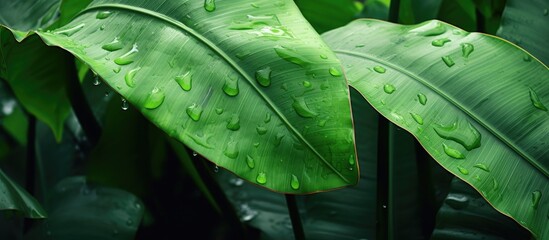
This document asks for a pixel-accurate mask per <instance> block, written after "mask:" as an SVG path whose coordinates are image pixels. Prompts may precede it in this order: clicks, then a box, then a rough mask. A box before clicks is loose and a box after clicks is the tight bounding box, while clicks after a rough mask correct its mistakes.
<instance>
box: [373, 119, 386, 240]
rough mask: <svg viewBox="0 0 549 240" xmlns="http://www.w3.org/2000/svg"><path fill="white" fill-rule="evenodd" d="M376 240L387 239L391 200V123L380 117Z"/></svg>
mask: <svg viewBox="0 0 549 240" xmlns="http://www.w3.org/2000/svg"><path fill="white" fill-rule="evenodd" d="M377 129H378V132H377V207H376V218H377V224H376V239H387V237H388V236H389V235H388V234H389V225H388V219H389V218H388V211H387V206H388V199H389V121H388V120H387V119H385V117H383V116H382V115H381V114H380V115H379V116H378V127H377Z"/></svg>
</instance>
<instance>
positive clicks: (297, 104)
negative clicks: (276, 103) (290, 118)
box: [292, 97, 318, 118]
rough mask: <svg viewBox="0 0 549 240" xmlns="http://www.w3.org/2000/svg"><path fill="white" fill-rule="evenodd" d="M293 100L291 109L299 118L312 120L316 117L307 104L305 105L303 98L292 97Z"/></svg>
mask: <svg viewBox="0 0 549 240" xmlns="http://www.w3.org/2000/svg"><path fill="white" fill-rule="evenodd" d="M293 99H294V103H293V104H292V107H293V108H294V110H295V111H296V113H297V114H298V115H299V116H301V117H304V118H312V117H315V116H317V115H318V114H317V113H316V112H314V111H313V110H311V109H310V108H309V106H307V103H305V98H303V97H294V98H293Z"/></svg>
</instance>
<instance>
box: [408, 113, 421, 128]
mask: <svg viewBox="0 0 549 240" xmlns="http://www.w3.org/2000/svg"><path fill="white" fill-rule="evenodd" d="M410 115H411V116H412V118H413V119H414V121H416V122H417V123H418V124H419V125H423V118H422V117H421V115H419V114H417V113H410Z"/></svg>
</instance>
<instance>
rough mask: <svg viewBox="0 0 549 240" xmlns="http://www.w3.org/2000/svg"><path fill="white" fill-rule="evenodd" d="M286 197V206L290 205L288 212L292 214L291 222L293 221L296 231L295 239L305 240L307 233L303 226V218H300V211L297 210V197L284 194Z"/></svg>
mask: <svg viewBox="0 0 549 240" xmlns="http://www.w3.org/2000/svg"><path fill="white" fill-rule="evenodd" d="M284 196H285V197H286V204H287V205H288V212H290V220H291V221H292V228H293V230H294V237H295V239H296V240H304V239H305V233H304V231H303V225H302V224H301V217H300V216H299V210H298V208H297V202H296V200H295V195H292V194H284Z"/></svg>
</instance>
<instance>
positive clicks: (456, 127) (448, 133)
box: [434, 121, 482, 151]
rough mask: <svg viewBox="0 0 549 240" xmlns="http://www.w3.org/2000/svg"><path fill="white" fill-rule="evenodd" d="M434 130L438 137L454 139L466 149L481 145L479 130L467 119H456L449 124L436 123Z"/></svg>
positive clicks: (469, 149)
mask: <svg viewBox="0 0 549 240" xmlns="http://www.w3.org/2000/svg"><path fill="white" fill-rule="evenodd" d="M434 130H435V132H436V133H437V134H438V136H439V137H441V138H444V139H447V140H452V141H455V142H457V143H459V144H461V145H462V146H463V147H464V148H465V149H467V150H468V151H471V150H473V149H475V148H478V147H480V146H481V140H482V136H481V134H480V132H479V131H478V130H477V129H476V128H475V127H474V126H473V125H472V124H471V123H469V122H467V121H457V122H454V123H453V124H452V125H450V126H442V125H438V126H436V127H435V128H434Z"/></svg>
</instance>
